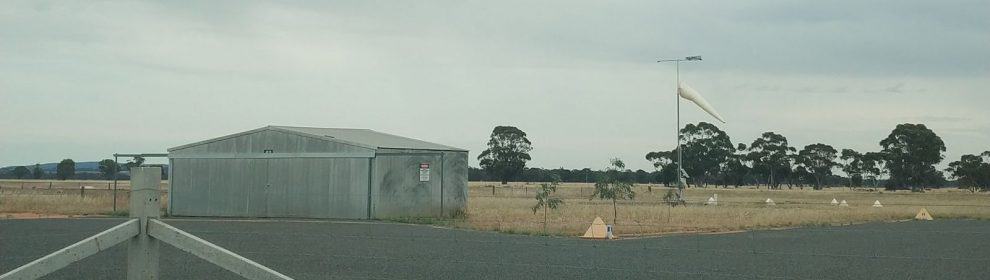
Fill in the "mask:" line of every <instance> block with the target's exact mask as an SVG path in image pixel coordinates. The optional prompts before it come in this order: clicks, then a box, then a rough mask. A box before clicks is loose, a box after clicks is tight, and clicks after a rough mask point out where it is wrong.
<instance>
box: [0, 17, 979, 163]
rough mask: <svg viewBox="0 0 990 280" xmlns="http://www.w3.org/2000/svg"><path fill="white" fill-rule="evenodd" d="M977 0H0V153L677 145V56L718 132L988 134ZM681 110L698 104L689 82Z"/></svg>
mask: <svg viewBox="0 0 990 280" xmlns="http://www.w3.org/2000/svg"><path fill="white" fill-rule="evenodd" d="M987 14H990V2H988V1H946V2H943V1H653V0H651V1H312V2H307V1H293V2H269V1H264V2H261V1H259V2H250V1H167V2H166V1H163V2H139V1H128V2H109V1H60V2H48V1H5V2H4V4H3V5H0V166H9V165H24V164H33V163H36V162H42V163H44V162H56V161H59V160H61V159H63V158H72V159H75V160H77V161H89V160H99V159H103V158H108V157H110V156H111V155H112V154H113V153H115V152H117V153H136V152H142V153H160V152H165V151H166V149H167V148H169V147H175V146H179V145H182V144H187V143H191V142H195V141H199V140H205V139H209V138H213V137H217V136H222V135H227V134H231V133H236V132H241V131H245V130H250V129H254V128H259V127H263V126H267V125H292V126H315V127H349V128H369V129H374V130H378V131H382V132H388V133H392V134H398V135H403V136H408V137H412V138H418V139H422V140H426V141H431V142H436V143H441V144H445V145H449V146H455V147H459V148H464V149H468V150H470V154H471V158H472V160H471V163H470V164H471V165H472V166H477V165H478V161H477V160H476V159H474V157H476V156H477V154H479V153H480V152H481V151H482V150H484V149H485V148H486V147H485V143H486V142H487V139H488V137H489V134H490V133H491V130H492V128H493V127H494V126H497V125H512V126H516V127H519V128H520V129H522V130H523V131H525V132H526V133H527V134H528V138H529V139H530V140H531V141H532V142H533V151H532V152H531V155H532V157H533V160H532V161H531V162H530V163H529V165H530V166H538V167H546V168H557V167H564V168H584V167H591V168H594V169H600V168H603V167H604V166H605V165H606V164H608V161H609V158H613V157H619V158H622V159H623V160H624V161H625V162H626V164H627V166H628V167H630V168H632V169H645V170H651V169H652V166H651V165H650V163H649V162H648V161H646V160H645V158H644V156H645V154H646V153H647V152H649V151H656V150H661V149H664V150H669V149H671V148H672V147H673V145H675V144H674V143H675V136H674V132H675V127H676V124H675V111H674V108H675V100H676V98H675V95H674V94H675V91H674V90H675V71H674V65H672V64H661V63H657V62H656V60H658V59H661V58H680V57H684V56H692V55H700V56H702V57H703V59H704V60H703V61H700V62H690V63H682V64H681V67H680V70H681V71H680V77H681V80H682V81H684V82H686V83H688V84H689V85H691V86H692V87H693V88H695V89H696V90H698V91H699V92H700V93H701V94H702V95H703V96H704V97H705V98H706V99H707V100H708V101H709V102H710V103H711V104H712V105H713V106H714V107H715V108H716V109H717V110H718V111H719V113H721V115H722V116H724V117H725V118H726V119H727V120H728V123H727V124H718V126H719V127H720V128H721V129H723V130H725V131H726V132H727V133H728V134H729V136H730V137H731V139H732V141H733V142H734V143H746V144H749V143H751V142H752V141H753V140H754V139H755V138H756V137H758V136H759V135H760V134H761V133H762V132H765V131H774V132H777V133H780V134H782V135H784V136H785V137H787V139H788V140H789V143H790V144H791V145H793V146H796V147H798V148H800V147H803V146H805V145H808V144H813V143H819V142H820V143H826V144H829V145H832V146H834V147H836V148H837V149H842V148H851V149H854V150H858V151H861V152H866V151H877V150H879V149H880V146H879V141H880V140H881V139H883V138H884V137H886V136H887V135H888V134H889V133H890V132H891V130H892V129H893V128H894V127H895V126H896V125H897V124H899V123H924V124H925V125H927V126H928V127H929V128H931V129H932V130H934V131H935V132H936V133H937V134H938V135H939V136H941V137H942V139H943V140H944V141H945V144H946V146H947V151H946V153H945V156H946V160H945V161H943V163H942V166H944V165H945V163H947V162H949V161H954V160H958V159H959V157H960V155H962V154H976V153H980V152H982V151H987V150H990V110H988V108H990V91H988V89H990V17H987V16H986V15H987ZM681 104H682V108H681V109H682V114H681V118H682V121H683V122H685V123H688V122H690V123H696V122H700V121H706V122H715V120H714V119H712V118H711V117H710V116H708V115H706V114H705V113H704V112H703V111H701V110H700V109H698V108H697V107H695V106H694V105H692V104H690V103H689V102H683V103H681Z"/></svg>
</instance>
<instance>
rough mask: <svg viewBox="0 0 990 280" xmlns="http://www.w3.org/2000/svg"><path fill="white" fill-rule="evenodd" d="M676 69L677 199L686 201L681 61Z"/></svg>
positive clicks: (678, 61)
mask: <svg viewBox="0 0 990 280" xmlns="http://www.w3.org/2000/svg"><path fill="white" fill-rule="evenodd" d="M674 68H675V69H676V70H675V71H674V73H675V74H674V75H675V77H676V80H677V84H676V85H674V103H677V127H676V128H674V130H675V132H676V133H677V170H676V171H677V172H676V173H677V198H678V199H681V200H683V199H684V187H685V186H684V181H683V179H682V178H683V176H684V174H681V170H684V166H683V164H684V162H683V161H682V156H681V94H680V90H681V61H680V60H677V61H674Z"/></svg>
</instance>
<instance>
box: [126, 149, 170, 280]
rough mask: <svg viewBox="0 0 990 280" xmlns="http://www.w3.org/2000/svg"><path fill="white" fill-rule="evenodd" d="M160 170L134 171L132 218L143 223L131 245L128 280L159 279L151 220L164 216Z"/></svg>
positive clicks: (128, 246) (129, 249)
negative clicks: (150, 230)
mask: <svg viewBox="0 0 990 280" xmlns="http://www.w3.org/2000/svg"><path fill="white" fill-rule="evenodd" d="M161 180H162V169H161V168H160V167H134V168H131V199H130V216H131V218H137V219H139V220H140V222H141V233H139V234H138V235H137V236H135V237H134V238H131V241H130V242H129V243H128V244H127V279H129V280H136V279H141V280H147V279H159V276H158V240H157V239H155V238H152V237H151V236H150V235H148V220H149V219H158V218H159V217H160V216H161V209H160V208H161V203H160V202H158V199H159V194H158V193H159V190H158V185H159V184H160V183H161Z"/></svg>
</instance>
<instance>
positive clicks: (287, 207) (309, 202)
mask: <svg viewBox="0 0 990 280" xmlns="http://www.w3.org/2000/svg"><path fill="white" fill-rule="evenodd" d="M265 161H267V162H268V168H267V173H268V174H267V178H268V183H267V184H265V187H264V190H263V191H262V192H257V194H263V197H264V199H265V203H264V204H263V205H264V211H263V212H264V215H261V216H263V217H305V218H345V219H361V218H366V217H367V216H368V213H367V209H368V207H367V203H368V199H367V197H368V159H367V158H272V159H265ZM258 211H259V212H260V211H261V209H258Z"/></svg>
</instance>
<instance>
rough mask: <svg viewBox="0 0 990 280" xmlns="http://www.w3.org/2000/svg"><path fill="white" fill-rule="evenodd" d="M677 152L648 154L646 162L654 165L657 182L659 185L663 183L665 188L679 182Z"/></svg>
mask: <svg viewBox="0 0 990 280" xmlns="http://www.w3.org/2000/svg"><path fill="white" fill-rule="evenodd" d="M676 154H677V151H676V150H674V151H657V152H649V153H647V154H646V160H648V161H650V163H652V164H653V168H654V169H655V170H656V171H657V176H656V178H655V180H656V181H657V182H658V183H663V184H664V185H665V186H668V187H669V186H670V184H672V183H676V181H675V180H677V171H676V170H677V164H676V162H677V159H676V158H675V157H676Z"/></svg>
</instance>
